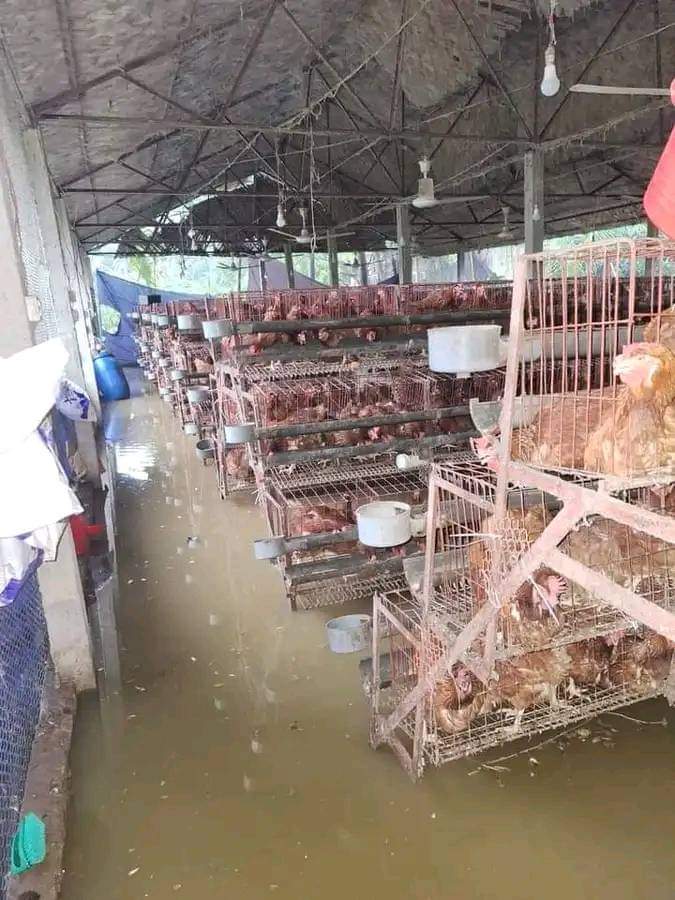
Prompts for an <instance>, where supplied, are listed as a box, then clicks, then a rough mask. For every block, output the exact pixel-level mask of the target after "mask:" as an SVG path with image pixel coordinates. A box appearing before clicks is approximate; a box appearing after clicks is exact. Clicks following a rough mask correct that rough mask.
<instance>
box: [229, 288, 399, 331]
mask: <svg viewBox="0 0 675 900" xmlns="http://www.w3.org/2000/svg"><path fill="white" fill-rule="evenodd" d="M223 299H224V309H225V313H226V318H228V319H231V320H232V321H233V322H235V323H241V322H262V321H263V320H265V319H267V320H268V321H269V320H274V319H279V320H281V319H291V320H297V319H350V318H357V317H358V316H362V315H364V314H368V315H395V314H396V313H398V312H399V292H398V288H397V287H396V286H394V285H373V286H370V287H335V288H317V289H312V290H282V291H248V292H247V293H244V294H230V295H228V296H226V297H225V298H223Z"/></svg>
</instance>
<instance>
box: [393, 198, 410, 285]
mask: <svg viewBox="0 0 675 900" xmlns="http://www.w3.org/2000/svg"><path fill="white" fill-rule="evenodd" d="M396 243H397V247H398V281H399V284H410V283H411V282H412V253H411V252H410V213H409V211H408V206H407V205H405V204H402V203H401V204H399V205H398V206H397V207H396Z"/></svg>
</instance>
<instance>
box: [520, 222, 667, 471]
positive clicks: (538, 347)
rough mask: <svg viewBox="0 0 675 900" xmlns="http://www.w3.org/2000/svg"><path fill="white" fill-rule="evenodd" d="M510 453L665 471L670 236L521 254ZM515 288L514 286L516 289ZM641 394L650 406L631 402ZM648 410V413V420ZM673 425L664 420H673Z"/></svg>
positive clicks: (579, 464)
mask: <svg viewBox="0 0 675 900" xmlns="http://www.w3.org/2000/svg"><path fill="white" fill-rule="evenodd" d="M522 265H523V268H521V271H520V273H519V275H518V276H517V284H516V286H515V287H514V296H520V288H522V290H523V291H524V297H523V300H522V303H523V310H522V311H523V316H522V321H521V323H520V326H519V329H518V332H517V334H515V335H514V334H512V335H511V341H512V342H514V341H515V340H516V339H517V349H518V359H519V363H518V372H517V391H516V394H517V396H515V399H513V400H512V399H511V398H508V397H507V398H505V399H506V400H507V402H508V403H509V408H508V410H507V412H508V413H509V414H510V418H511V421H514V424H515V425H516V426H517V427H515V429H514V431H513V434H512V447H511V454H512V458H513V459H516V460H521V461H523V462H526V463H527V464H529V465H532V466H536V467H538V468H542V469H550V470H560V471H563V472H566V471H568V472H582V473H587V474H593V475H605V476H615V477H618V478H623V479H628V480H630V479H632V478H638V477H643V478H649V479H651V480H653V479H654V478H658V477H660V476H663V478H664V479H665V480H669V478H670V477H671V476H672V471H673V450H672V446H671V444H672V443H673V442H675V438H672V437H671V438H670V442H671V443H668V425H667V423H666V435H665V437H663V440H657V439H656V438H657V437H658V435H659V434H660V433H659V432H658V429H656V432H655V428H654V420H655V417H656V418H658V416H659V415H662V413H659V411H658V406H659V404H665V407H667V406H668V403H669V402H670V401H672V399H673V396H675V356H674V355H673V350H675V274H674V273H675V243H673V242H669V241H657V240H649V239H646V240H640V241H628V240H623V241H612V242H607V243H605V244H588V245H585V246H583V247H579V248H569V249H567V250H565V251H564V252H555V253H542V254H537V255H535V256H531V257H527V258H524V261H523V264H522ZM516 288H518V289H516ZM635 398H641V399H642V403H643V406H644V405H645V404H646V403H647V401H648V400H650V401H651V402H652V412H651V413H650V415H649V416H647V413H645V415H643V416H638V415H637V414H636V413H635V412H633V413H632V412H630V410H629V409H628V407H629V406H630V405H631V404H634V403H635ZM650 419H651V420H650ZM671 427H672V426H671Z"/></svg>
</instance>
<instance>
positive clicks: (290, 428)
mask: <svg viewBox="0 0 675 900" xmlns="http://www.w3.org/2000/svg"><path fill="white" fill-rule="evenodd" d="M468 415H469V407H468V406H444V407H442V408H440V409H418V410H415V411H412V412H400V413H391V414H389V415H383V416H364V417H363V418H361V419H328V420H327V421H325V422H300V423H298V424H295V425H276V426H274V425H273V426H270V427H268V428H256V430H255V437H254V438H253V440H267V439H272V438H283V437H295V436H296V435H299V434H330V433H332V432H335V431H352V430H354V429H358V428H376V427H378V426H386V425H403V424H405V423H406V422H438V421H440V420H441V419H449V418H453V417H455V416H468Z"/></svg>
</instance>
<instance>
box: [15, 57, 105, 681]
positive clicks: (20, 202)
mask: <svg viewBox="0 0 675 900" xmlns="http://www.w3.org/2000/svg"><path fill="white" fill-rule="evenodd" d="M0 62H5V63H6V61H5V60H2V58H1V56H0ZM0 239H1V240H2V246H3V252H2V253H1V254H0V312H1V314H2V328H0V355H1V356H8V355H10V354H12V353H15V352H17V351H18V350H21V349H24V348H25V347H28V346H30V345H32V344H35V343H39V342H40V341H43V340H46V339H48V338H50V337H56V336H58V337H60V338H61V339H62V340H63V341H64V343H65V345H66V347H67V348H68V352H69V357H70V358H69V362H68V369H67V374H68V375H69V376H70V377H71V378H72V379H73V380H74V381H77V382H78V383H80V384H83V385H85V386H86V387H87V388H88V389H89V391H90V393H91V396H92V398H93V399H94V401H95V403H96V404H98V395H97V393H96V386H95V381H94V378H93V369H92V362H91V352H90V346H89V336H88V332H87V327H86V322H85V320H84V318H85V317H84V307H83V303H82V291H83V290H85V289H86V284H85V282H84V279H83V278H82V276H81V273H78V272H77V267H76V264H75V259H76V258H77V257H78V248H77V247H76V246H74V245H73V238H72V235H71V232H70V229H69V228H68V227H67V223H66V222H65V221H64V212H63V210H62V209H60V208H59V206H58V203H55V199H54V192H53V187H52V183H51V180H50V177H49V173H48V170H47V166H46V163H45V158H44V153H43V148H42V143H41V140H40V135H39V134H38V133H37V132H36V131H35V130H34V129H32V128H31V127H30V122H29V120H28V117H27V116H26V113H25V110H24V107H23V104H22V101H21V98H20V97H19V95H18V92H17V90H16V87H15V85H14V83H13V81H12V78H11V68H10V67H9V66H7V65H2V66H0ZM69 259H70V260H71V261H72V262H71V263H69V262H68V260H69ZM78 442H79V447H80V452H81V455H82V457H83V459H84V460H85V462H86V464H87V466H88V469H89V470H90V473H91V475H92V477H93V478H94V480H95V479H97V478H98V461H97V453H96V444H95V435H94V431H93V428H92V426H91V425H87V424H83V425H80V426H78ZM0 502H2V498H0ZM39 582H40V590H41V593H42V600H43V605H44V609H45V615H46V618H47V626H48V630H49V638H50V645H51V653H52V658H53V660H54V663H55V668H56V671H57V673H58V675H59V677H60V679H61V680H63V681H67V682H70V683H72V684H73V685H74V687H75V688H76V689H77V690H85V689H88V688H93V687H94V686H95V677H94V669H93V662H92V653H91V642H90V635H89V624H88V620H87V613H86V608H85V601H84V594H83V591H82V582H81V579H80V571H79V566H78V561H77V557H76V555H75V549H74V546H73V539H72V535H71V534H70V530H69V529H67V530H66V532H65V534H64V537H63V538H62V540H61V543H60V546H59V550H58V556H57V559H56V560H55V561H54V562H51V563H47V564H45V565H43V566H42V567H41V569H40V571H39Z"/></svg>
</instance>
